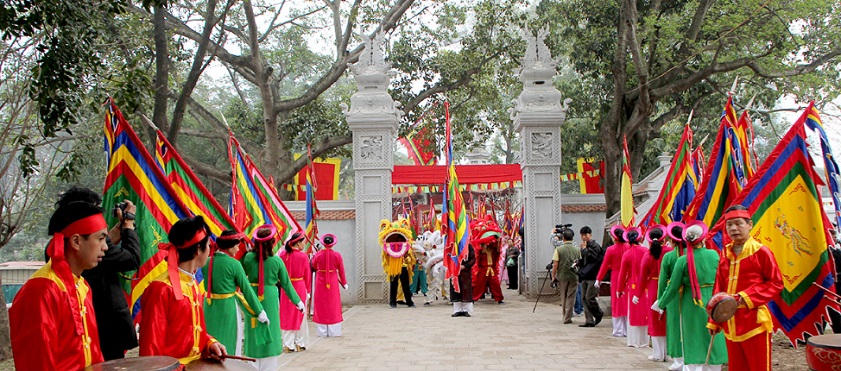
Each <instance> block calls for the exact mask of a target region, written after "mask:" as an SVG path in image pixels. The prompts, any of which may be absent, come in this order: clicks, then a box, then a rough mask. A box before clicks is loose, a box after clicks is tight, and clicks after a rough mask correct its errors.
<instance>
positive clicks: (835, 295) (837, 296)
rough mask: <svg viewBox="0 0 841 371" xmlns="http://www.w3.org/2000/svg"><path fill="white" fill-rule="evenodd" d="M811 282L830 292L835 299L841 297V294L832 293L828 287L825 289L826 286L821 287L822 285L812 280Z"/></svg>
mask: <svg viewBox="0 0 841 371" xmlns="http://www.w3.org/2000/svg"><path fill="white" fill-rule="evenodd" d="M812 284H813V285H815V286H817V287H819V288H820V289H821V290H823V291H826V292H828V293H830V294H832V296H833V297H835V299H841V295H838V294H837V293H834V292H832V291H830V290H829V289H827V288H826V287H823V286H821V285H819V284H818V283H817V282H812Z"/></svg>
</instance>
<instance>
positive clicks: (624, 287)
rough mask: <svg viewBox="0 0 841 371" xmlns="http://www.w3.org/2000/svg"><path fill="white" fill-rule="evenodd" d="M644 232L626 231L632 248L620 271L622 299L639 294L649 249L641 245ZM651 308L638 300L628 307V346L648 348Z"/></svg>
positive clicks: (632, 228)
mask: <svg viewBox="0 0 841 371" xmlns="http://www.w3.org/2000/svg"><path fill="white" fill-rule="evenodd" d="M642 239H643V236H642V230H641V229H640V228H639V227H631V228H628V230H627V231H625V241H627V242H628V245H629V246H630V248H629V249H628V251H626V252H625V255H624V256H623V257H622V268H621V269H620V271H619V280H618V281H617V282H616V286H618V287H617V288H616V291H617V292H618V295H619V297H620V299H623V298H624V299H626V300H631V296H633V294H634V293H636V292H637V285H639V281H640V276H641V275H642V259H643V258H644V257H645V256H646V255H648V249H646V248H645V247H643V246H642V245H640V242H641V241H642ZM649 310H650V308H648V307H646V306H644V305H643V304H642V303H640V302H639V300H637V301H636V302H633V301H632V302H631V303H630V305H629V306H628V324H629V325H630V326H628V346H629V347H635V348H645V347H647V346H648V316H647V314H648V311H649Z"/></svg>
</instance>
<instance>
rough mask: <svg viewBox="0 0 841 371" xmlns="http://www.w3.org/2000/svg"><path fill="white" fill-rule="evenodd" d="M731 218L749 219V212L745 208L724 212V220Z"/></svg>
mask: <svg viewBox="0 0 841 371" xmlns="http://www.w3.org/2000/svg"><path fill="white" fill-rule="evenodd" d="M733 218H745V219H748V220H750V219H751V217H750V213H749V212H748V211H747V210H730V211H728V212H726V213H724V220H730V219H733Z"/></svg>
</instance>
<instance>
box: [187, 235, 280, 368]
mask: <svg viewBox="0 0 841 371" xmlns="http://www.w3.org/2000/svg"><path fill="white" fill-rule="evenodd" d="M243 238H245V235H244V234H242V233H237V232H236V231H233V230H227V231H224V232H222V235H221V236H219V237H217V238H216V246H217V247H218V249H217V250H216V251H215V252H214V253H213V255H212V256H211V257H210V259H208V263H207V265H205V266H204V268H202V274H203V275H204V277H205V279H204V280H203V283H204V287H205V291H206V292H207V294H206V299H205V301H204V317H205V322H206V324H205V326H207V333H208V334H210V335H211V336H213V337H214V338H216V340H219V342H220V343H222V345H224V346H225V349H228V351H229V352H230V353H231V354H235V355H242V332H243V330H242V314H241V312H240V311H239V309H237V304H239V305H240V306H241V307H242V310H243V312H245V313H247V315H246V316H245V318H246V320H245V322H246V326H251V327H256V326H257V325H258V323H260V324H262V326H267V325H268V324H269V317H268V316H267V315H266V312H265V311H264V310H263V305H262V304H260V301H259V300H258V299H257V295H256V294H254V290H252V289H251V285H250V284H249V282H248V277H246V275H245V271H244V270H243V269H242V264H240V262H239V261H238V260H236V259H235V258H234V256H236V255H237V252H238V251H239V248H240V245H241V243H242V239H243Z"/></svg>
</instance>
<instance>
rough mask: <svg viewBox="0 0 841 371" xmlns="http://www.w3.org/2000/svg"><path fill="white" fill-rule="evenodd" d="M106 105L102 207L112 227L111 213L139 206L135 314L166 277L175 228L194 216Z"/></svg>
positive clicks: (133, 289) (128, 128)
mask: <svg viewBox="0 0 841 371" xmlns="http://www.w3.org/2000/svg"><path fill="white" fill-rule="evenodd" d="M105 104H106V105H107V109H106V111H105V156H106V159H107V169H108V173H107V175H106V176H105V187H104V191H103V197H102V207H103V208H105V210H109V212H106V213H105V218H106V220H107V221H108V224H109V225H114V224H116V223H117V220H116V218H115V217H114V215H113V214H112V213H111V212H110V210H112V209H113V208H114V205H115V204H116V203H118V202H121V201H123V200H126V199H128V200H131V201H132V202H133V203H134V204H135V205H136V207H137V210H136V213H135V215H136V216H137V220H136V224H135V229H136V230H137V236H138V238H139V239H140V261H141V267H140V269H138V271H137V272H135V273H130V274H129V275H130V276H131V277H132V279H131V284H130V287H129V285H128V284H126V285H124V286H125V288H126V292H128V293H130V295H131V297H130V303H129V304H130V305H131V307H132V312H133V314H134V315H136V314H137V313H138V312H137V310H138V309H139V305H140V303H139V301H138V300H137V299H139V298H140V295H141V294H142V293H143V291H144V290H145V289H146V287H148V286H149V283H151V282H152V280H154V279H155V278H157V277H158V276H159V275H161V274H162V273H164V272H166V267H167V266H166V261H165V260H164V259H163V256H161V255H162V254H158V255H156V253H157V252H158V244H159V243H164V242H169V239H168V233H169V230H170V228H172V225H173V224H175V222H177V221H178V220H179V219H182V218H185V217H188V216H191V213H190V211H189V208H187V206H186V205H184V203H183V202H182V201H181V199H180V198H179V197H178V196H177V193H176V192H175V191H174V190H173V189H172V186H171V185H170V182H169V179H167V177H166V176H165V175H164V173H163V172H162V171H161V169H160V168H159V167H158V166H157V165H156V164H155V160H154V159H152V155H150V154H149V152H148V151H147V150H146V147H144V146H143V142H141V141H140V138H138V137H137V134H136V133H135V132H134V130H133V129H132V128H131V125H129V123H128V122H127V121H126V119H125V118H124V117H123V114H122V113H121V112H120V109H119V108H117V105H116V104H114V102H113V101H112V100H111V99H110V98H109V99H108V101H106V102H105Z"/></svg>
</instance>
